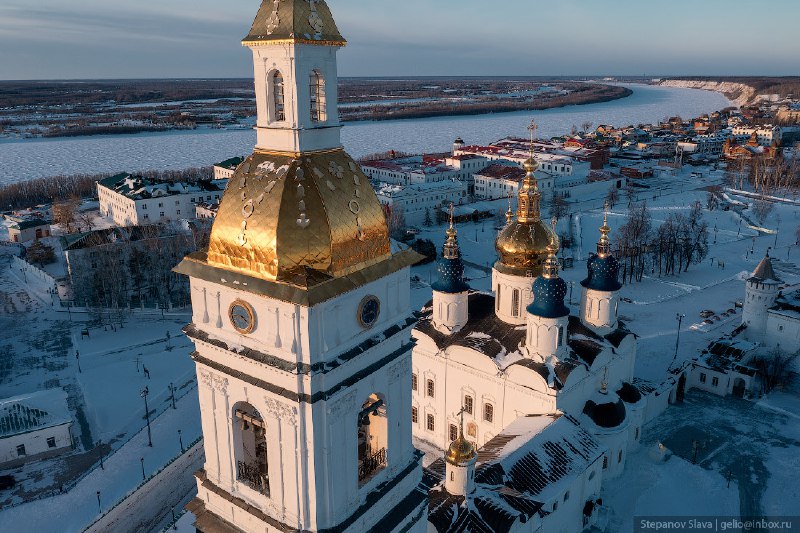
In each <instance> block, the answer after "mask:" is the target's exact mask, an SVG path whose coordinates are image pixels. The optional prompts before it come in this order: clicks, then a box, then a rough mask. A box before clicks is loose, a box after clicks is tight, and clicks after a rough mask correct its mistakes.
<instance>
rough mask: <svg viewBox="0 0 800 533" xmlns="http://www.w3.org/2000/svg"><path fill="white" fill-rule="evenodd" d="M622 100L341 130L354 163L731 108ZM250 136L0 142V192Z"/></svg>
mask: <svg viewBox="0 0 800 533" xmlns="http://www.w3.org/2000/svg"><path fill="white" fill-rule="evenodd" d="M630 88H631V89H633V91H634V92H633V95H631V96H630V97H628V98H623V99H622V100H615V101H612V102H604V103H598V104H590V105H582V106H570V107H565V108H560V109H549V110H546V111H536V112H533V113H532V112H527V111H525V112H515V113H494V114H489V115H478V116H465V117H437V118H430V119H418V120H399V121H379V122H354V123H350V124H347V125H346V126H345V128H344V129H343V130H342V142H343V144H344V146H345V148H346V149H347V150H348V151H349V152H350V153H351V155H353V156H354V157H358V156H361V155H365V154H368V153H374V152H384V151H387V150H402V151H405V152H413V153H422V152H426V153H430V152H436V151H445V150H449V149H450V148H451V147H452V142H453V140H454V139H455V138H456V137H463V138H464V139H465V140H466V141H467V142H469V143H488V142H491V141H494V140H497V139H498V138H500V137H503V136H505V135H522V136H526V135H527V130H526V128H527V127H528V125H529V124H530V120H531V115H535V116H536V121H537V123H539V135H540V136H542V137H543V138H547V137H550V136H554V135H563V134H564V132H568V131H570V129H571V128H572V126H573V125H575V124H578V125H579V124H582V123H583V122H586V121H590V122H592V123H594V124H595V125H598V124H614V125H617V126H623V125H628V124H639V123H654V122H658V121H660V120H662V119H663V118H664V117H667V116H675V115H681V116H683V117H695V116H698V115H700V114H702V113H711V112H712V111H716V110H719V109H723V108H725V107H727V106H728V105H730V103H729V102H728V100H727V99H726V98H725V97H724V96H722V95H721V94H718V93H714V92H710V91H703V90H695V89H679V88H667V87H655V86H647V85H631V86H630ZM254 143H255V133H254V132H253V131H251V130H242V131H231V130H222V131H220V130H198V131H188V132H181V131H179V132H167V133H158V134H140V135H110V136H94V137H86V138H63V139H37V140H18V141H0V184H3V183H11V182H15V181H22V180H28V179H32V178H38V177H44V176H51V175H54V174H79V173H87V174H94V173H100V172H126V171H127V172H134V171H137V170H146V169H182V168H189V167H195V166H202V165H210V164H213V163H217V162H219V161H223V160H225V159H228V158H229V157H233V156H237V155H243V154H246V153H250V152H252V150H253V145H254Z"/></svg>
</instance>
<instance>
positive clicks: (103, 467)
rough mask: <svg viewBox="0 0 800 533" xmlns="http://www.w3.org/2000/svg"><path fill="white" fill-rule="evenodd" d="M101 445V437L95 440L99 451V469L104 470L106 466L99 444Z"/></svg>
mask: <svg viewBox="0 0 800 533" xmlns="http://www.w3.org/2000/svg"><path fill="white" fill-rule="evenodd" d="M102 445H103V440H102V439H101V440H98V441H97V448H98V450H99V451H100V470H105V469H106V467H105V466H104V465H103V449H102V448H100V446H102Z"/></svg>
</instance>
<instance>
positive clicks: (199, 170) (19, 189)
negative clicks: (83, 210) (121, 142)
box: [0, 166, 214, 210]
mask: <svg viewBox="0 0 800 533" xmlns="http://www.w3.org/2000/svg"><path fill="white" fill-rule="evenodd" d="M136 175H140V176H142V177H144V178H146V179H150V180H154V181H169V182H178V181H189V182H196V181H201V180H209V179H212V178H213V177H214V169H213V167H210V166H209V167H193V168H188V169H184V170H146V171H144V172H138V173H136ZM109 176H111V174H108V173H104V174H74V175H66V174H59V175H56V176H50V177H47V178H37V179H33V180H27V181H20V182H17V183H11V184H9V185H5V186H3V187H0V210H12V209H25V208H28V207H32V206H35V205H39V204H54V203H58V202H66V201H68V200H70V199H76V198H77V199H80V198H95V197H96V196H97V182H98V181H100V180H102V179H105V178H108V177H109Z"/></svg>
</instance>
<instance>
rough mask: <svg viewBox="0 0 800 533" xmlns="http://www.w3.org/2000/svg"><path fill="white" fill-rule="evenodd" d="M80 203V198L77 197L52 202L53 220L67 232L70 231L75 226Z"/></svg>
mask: <svg viewBox="0 0 800 533" xmlns="http://www.w3.org/2000/svg"><path fill="white" fill-rule="evenodd" d="M80 205H81V200H80V198H77V197H71V198H69V199H68V200H65V201H63V202H59V203H56V204H53V222H54V223H56V224H59V225H61V226H63V227H64V229H65V230H66V231H67V233H72V232H73V231H74V228H75V227H76V221H77V214H78V208H79V207H80Z"/></svg>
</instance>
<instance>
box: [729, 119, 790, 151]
mask: <svg viewBox="0 0 800 533" xmlns="http://www.w3.org/2000/svg"><path fill="white" fill-rule="evenodd" d="M731 134H732V135H733V136H734V137H751V136H753V135H755V139H756V140H757V141H758V144H759V145H761V146H771V145H772V144H773V143H774V144H777V145H778V146H780V145H781V128H780V126H773V125H772V124H764V125H762V126H751V125H748V124H738V125H736V126H734V127H733V128H732V129H731Z"/></svg>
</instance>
